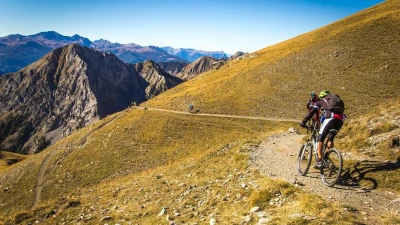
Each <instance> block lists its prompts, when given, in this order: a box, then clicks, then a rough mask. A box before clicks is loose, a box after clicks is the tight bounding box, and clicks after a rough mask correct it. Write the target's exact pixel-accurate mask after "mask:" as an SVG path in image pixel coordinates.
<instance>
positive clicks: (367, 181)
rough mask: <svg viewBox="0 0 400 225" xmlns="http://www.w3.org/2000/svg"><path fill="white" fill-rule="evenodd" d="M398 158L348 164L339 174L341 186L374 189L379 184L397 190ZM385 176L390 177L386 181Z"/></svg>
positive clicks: (399, 171) (399, 160) (399, 180)
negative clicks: (395, 159) (392, 160)
mask: <svg viewBox="0 0 400 225" xmlns="http://www.w3.org/2000/svg"><path fill="white" fill-rule="evenodd" d="M399 169H400V158H399V159H397V161H396V162H379V161H370V160H365V161H361V162H356V163H354V164H352V165H350V166H349V167H348V168H347V169H346V170H345V171H344V172H343V174H342V175H341V183H340V185H343V186H350V187H359V188H362V189H365V190H372V189H376V188H378V187H379V186H383V187H386V188H387V187H388V186H389V187H391V189H394V191H397V192H399V191H400V187H399V186H398V185H394V184H396V183H397V184H399V183H400V178H399V175H400V170H399ZM387 176H390V177H392V178H391V179H390V181H389V182H390V183H388V179H387ZM396 177H397V178H396Z"/></svg>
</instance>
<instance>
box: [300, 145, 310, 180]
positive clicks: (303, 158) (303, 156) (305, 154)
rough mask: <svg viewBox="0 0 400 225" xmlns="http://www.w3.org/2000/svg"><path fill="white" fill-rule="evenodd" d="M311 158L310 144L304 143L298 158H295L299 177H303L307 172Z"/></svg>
mask: <svg viewBox="0 0 400 225" xmlns="http://www.w3.org/2000/svg"><path fill="white" fill-rule="evenodd" d="M311 158H312V146H311V143H310V142H306V143H304V144H303V145H302V146H301V148H300V152H299V156H298V158H297V160H298V163H297V168H298V172H299V174H300V175H302V176H304V175H306V173H307V172H308V169H309V168H310V164H311Z"/></svg>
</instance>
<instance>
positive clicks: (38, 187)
mask: <svg viewBox="0 0 400 225" xmlns="http://www.w3.org/2000/svg"><path fill="white" fill-rule="evenodd" d="M121 115H123V114H117V115H116V116H114V118H112V119H111V120H110V121H108V122H106V123H103V124H101V125H100V126H99V127H97V128H96V129H94V130H92V131H90V132H89V133H88V134H86V135H85V136H84V137H83V138H82V139H81V140H80V142H79V145H80V146H81V145H84V144H85V143H86V141H87V138H88V137H89V135H90V134H92V133H93V132H96V131H98V130H99V129H101V128H102V127H104V126H105V125H107V124H109V123H110V122H112V121H114V120H115V119H117V118H118V117H120V116H121ZM59 150H60V148H55V149H53V150H52V151H51V152H50V153H48V154H47V156H46V157H45V159H44V160H43V162H42V164H41V165H40V169H39V172H38V175H37V177H36V181H35V187H34V198H33V199H34V200H33V203H32V208H34V207H35V206H36V205H37V204H38V203H39V201H40V197H41V194H42V188H43V182H44V181H45V180H44V179H45V173H46V169H47V167H48V165H49V163H50V161H51V159H53V157H54V156H55V155H56V153H57V152H58V151H59ZM71 152H72V150H71V149H70V150H69V151H68V154H70V153H71ZM50 169H51V168H50Z"/></svg>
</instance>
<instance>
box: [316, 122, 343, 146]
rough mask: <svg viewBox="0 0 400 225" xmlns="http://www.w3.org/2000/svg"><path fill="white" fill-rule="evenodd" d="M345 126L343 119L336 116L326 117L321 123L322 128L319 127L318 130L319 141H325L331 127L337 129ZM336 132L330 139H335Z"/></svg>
mask: <svg viewBox="0 0 400 225" xmlns="http://www.w3.org/2000/svg"><path fill="white" fill-rule="evenodd" d="M342 126H343V121H342V120H339V119H335V118H328V119H325V120H324V122H323V123H322V125H321V128H320V129H319V132H318V134H319V135H318V141H320V142H324V140H325V138H326V136H327V135H328V134H329V131H330V130H331V129H336V130H337V131H339V130H340V128H342ZM335 136H336V134H332V136H331V138H330V140H329V141H333V139H334V138H335Z"/></svg>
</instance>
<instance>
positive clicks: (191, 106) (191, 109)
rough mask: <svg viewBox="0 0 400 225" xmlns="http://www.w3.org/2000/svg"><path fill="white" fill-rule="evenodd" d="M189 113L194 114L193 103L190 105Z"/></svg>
mask: <svg viewBox="0 0 400 225" xmlns="http://www.w3.org/2000/svg"><path fill="white" fill-rule="evenodd" d="M189 112H190V113H193V103H190V105H189Z"/></svg>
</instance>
